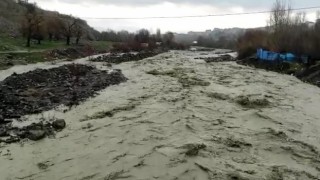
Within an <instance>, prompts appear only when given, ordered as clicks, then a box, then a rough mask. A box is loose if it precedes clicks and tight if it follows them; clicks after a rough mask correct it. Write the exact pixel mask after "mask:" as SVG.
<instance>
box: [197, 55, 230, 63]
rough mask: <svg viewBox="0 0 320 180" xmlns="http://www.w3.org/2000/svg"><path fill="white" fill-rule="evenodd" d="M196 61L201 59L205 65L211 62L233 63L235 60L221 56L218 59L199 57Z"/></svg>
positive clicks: (228, 56) (227, 56)
mask: <svg viewBox="0 0 320 180" xmlns="http://www.w3.org/2000/svg"><path fill="white" fill-rule="evenodd" d="M196 59H202V60H204V61H206V62H207V63H212V62H228V61H235V60H236V59H235V58H234V57H232V56H231V55H229V54H225V55H221V56H219V57H199V58H196Z"/></svg>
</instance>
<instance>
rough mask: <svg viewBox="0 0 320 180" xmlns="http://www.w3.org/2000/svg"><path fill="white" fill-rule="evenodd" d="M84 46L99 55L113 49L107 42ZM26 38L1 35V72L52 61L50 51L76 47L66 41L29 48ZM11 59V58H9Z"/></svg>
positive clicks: (94, 42)
mask: <svg viewBox="0 0 320 180" xmlns="http://www.w3.org/2000/svg"><path fill="white" fill-rule="evenodd" d="M81 44H82V45H89V46H92V47H93V48H94V49H95V50H96V51H97V53H99V52H105V51H107V50H109V49H110V48H111V45H112V43H111V42H107V41H81ZM25 45H26V39H25V38H22V37H20V38H12V37H9V36H7V35H4V34H0V70H1V69H6V68H9V67H11V66H12V65H16V64H29V63H37V62H45V61H50V60H52V59H53V58H52V57H48V56H47V54H48V51H50V50H53V49H64V48H68V47H70V48H72V47H76V46H75V45H70V46H67V45H66V42H65V41H51V42H50V41H48V40H44V41H41V44H40V45H39V44H31V47H29V48H27V47H26V46H25ZM8 57H10V58H8Z"/></svg>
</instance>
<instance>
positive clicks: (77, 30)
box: [74, 23, 83, 44]
mask: <svg viewBox="0 0 320 180" xmlns="http://www.w3.org/2000/svg"><path fill="white" fill-rule="evenodd" d="M74 34H75V37H76V44H79V41H80V39H81V37H82V35H83V27H82V26H81V25H80V24H79V23H76V25H75V26H74Z"/></svg>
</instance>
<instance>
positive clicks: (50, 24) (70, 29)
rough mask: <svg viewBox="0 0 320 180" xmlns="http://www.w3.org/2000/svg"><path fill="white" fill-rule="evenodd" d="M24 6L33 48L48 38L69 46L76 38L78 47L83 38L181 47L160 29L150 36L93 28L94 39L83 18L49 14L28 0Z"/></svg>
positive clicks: (26, 29)
mask: <svg viewBox="0 0 320 180" xmlns="http://www.w3.org/2000/svg"><path fill="white" fill-rule="evenodd" d="M21 5H23V6H24V7H25V8H26V13H25V18H24V19H23V20H22V22H21V32H22V35H23V37H25V38H26V46H27V47H30V46H31V44H32V43H31V42H32V41H33V40H35V41H36V43H37V44H41V42H42V40H44V39H47V40H49V41H53V40H55V41H57V40H65V42H66V45H70V44H71V40H72V39H74V41H75V44H79V42H80V39H81V38H87V39H89V40H98V41H110V42H118V43H127V44H137V43H138V44H141V43H148V44H149V45H150V46H155V45H156V44H157V43H161V44H164V45H166V46H172V47H173V46H175V47H176V46H177V44H176V43H174V34H173V33H172V32H166V33H165V34H161V30H160V29H158V30H157V32H156V33H155V34H152V33H150V32H149V31H148V30H147V29H141V30H139V31H137V32H136V33H131V32H128V31H124V30H123V31H118V32H116V31H113V30H109V31H103V32H98V31H96V30H93V29H91V31H92V32H93V37H90V36H89V35H88V32H87V29H86V28H88V27H89V26H88V25H87V23H86V21H84V20H82V19H79V18H75V17H72V16H67V15H61V14H58V13H51V14H49V15H48V13H44V11H42V10H41V9H40V8H38V7H37V5H36V4H32V3H27V2H24V1H23V3H22V2H21ZM84 35H87V36H86V37H84ZM135 46H137V45H135Z"/></svg>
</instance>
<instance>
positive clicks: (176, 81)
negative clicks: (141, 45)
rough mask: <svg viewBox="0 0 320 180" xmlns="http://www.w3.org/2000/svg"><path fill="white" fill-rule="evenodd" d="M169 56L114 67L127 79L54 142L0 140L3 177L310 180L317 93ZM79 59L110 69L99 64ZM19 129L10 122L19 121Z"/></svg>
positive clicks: (318, 168)
mask: <svg viewBox="0 0 320 180" xmlns="http://www.w3.org/2000/svg"><path fill="white" fill-rule="evenodd" d="M215 54H216V53H215V52H214V51H213V52H206V51H201V52H191V51H172V52H168V53H163V54H160V55H157V56H154V57H151V58H148V59H146V60H141V61H134V62H127V63H122V64H113V68H117V69H121V70H122V73H123V74H124V75H125V77H127V78H128V80H127V82H126V83H121V84H119V85H115V86H110V87H108V88H106V89H104V90H101V91H99V94H98V95H97V96H95V97H93V98H89V99H87V100H86V101H83V102H82V103H80V104H79V105H78V106H74V107H72V108H71V109H70V110H68V111H66V112H62V111H60V110H50V111H45V112H43V113H41V114H34V115H32V116H24V118H25V119H26V120H32V119H43V118H44V119H46V121H47V122H49V123H51V121H50V117H52V116H54V117H55V118H56V119H64V120H65V121H66V124H67V126H66V128H65V129H64V130H63V131H61V132H59V133H57V134H56V135H55V138H54V139H51V138H45V139H43V140H41V141H36V142H34V141H21V142H20V143H19V144H18V143H13V144H5V143H0V164H1V166H0V174H1V178H2V179H24V180H31V179H35V180H38V179H40V180H42V179H43V180H47V179H64V180H75V179H79V180H89V179H90V180H91V179H93V180H96V179H97V180H116V179H128V180H153V179H154V180H180V179H181V180H194V179H196V180H207V179H208V180H209V179H210V180H236V179H238V180H317V179H319V178H320V160H319V157H320V121H319V119H320V111H319V105H320V104H319V102H320V89H319V88H318V87H316V86H313V85H309V84H306V83H303V82H301V81H300V80H298V79H297V78H295V77H292V76H287V75H281V74H278V73H274V72H267V71H265V70H261V69H255V68H251V67H246V66H241V65H238V64H236V62H215V63H206V62H205V61H204V60H201V59H195V58H197V57H202V58H205V57H214V56H215ZM87 63H89V64H92V65H95V66H96V67H97V68H99V69H109V68H110V67H108V66H105V64H104V63H103V62H102V63H100V62H95V63H93V62H91V61H88V62H87ZM18 124H19V123H18Z"/></svg>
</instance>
